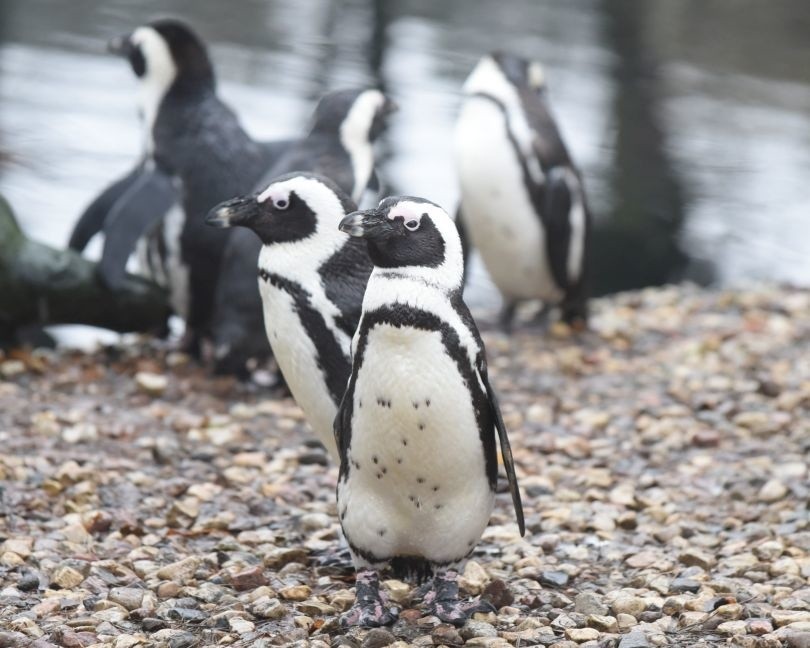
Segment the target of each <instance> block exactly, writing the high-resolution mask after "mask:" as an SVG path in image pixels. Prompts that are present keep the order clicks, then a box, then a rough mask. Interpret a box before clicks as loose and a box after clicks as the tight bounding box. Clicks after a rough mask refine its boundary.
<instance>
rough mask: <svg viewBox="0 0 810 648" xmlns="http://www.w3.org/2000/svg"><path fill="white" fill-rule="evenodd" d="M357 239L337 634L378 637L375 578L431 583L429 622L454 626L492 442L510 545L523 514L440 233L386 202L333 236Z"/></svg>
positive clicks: (430, 210)
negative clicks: (345, 600)
mask: <svg viewBox="0 0 810 648" xmlns="http://www.w3.org/2000/svg"><path fill="white" fill-rule="evenodd" d="M340 229H341V230H343V231H344V232H347V233H348V234H350V235H351V236H355V237H361V238H364V239H366V242H367V245H368V251H369V256H370V257H371V260H372V262H373V263H374V270H373V271H372V273H371V277H370V278H369V282H368V286H367V288H366V293H365V296H364V298H363V312H362V315H361V318H360V324H359V326H358V329H357V332H356V333H355V335H354V338H353V340H352V373H351V378H350V380H349V384H348V388H347V390H346V394H345V396H344V397H343V400H342V402H341V405H340V408H339V410H338V414H337V416H336V418H335V438H336V440H337V445H338V451H339V452H340V459H341V463H340V475H339V478H338V487H337V502H338V514H339V517H340V523H341V526H342V528H343V533H344V535H345V536H346V540H347V541H348V544H349V547H350V549H351V552H352V558H353V560H354V563H355V567H356V569H357V570H358V574H357V598H356V602H355V605H354V607H353V608H352V609H351V610H350V611H349V612H348V613H346V614H345V615H344V617H343V619H342V622H343V623H344V624H347V625H352V624H361V625H382V624H385V623H389V622H391V621H392V620H393V619H394V618H395V617H396V614H397V611H396V609H393V608H391V609H388V608H386V606H385V601H384V600H383V599H382V598H381V596H380V592H379V575H378V574H379V571H380V570H381V569H382V568H384V567H391V568H392V569H393V571H394V573H395V574H396V575H398V576H400V577H401V576H403V575H405V574H407V573H411V574H416V575H417V576H420V577H426V576H427V575H430V574H432V575H433V589H432V591H431V592H429V594H428V595H427V596H426V597H425V602H426V603H427V605H428V612H429V613H430V614H434V615H436V616H438V617H439V618H440V619H441V620H443V621H447V622H451V623H463V622H464V619H466V617H467V616H468V614H469V613H470V612H471V611H472V610H473V609H475V608H476V604H473V605H470V604H462V603H461V602H459V600H458V585H457V582H456V579H457V575H458V572H457V569H458V565H459V563H460V562H461V561H462V560H464V558H466V557H467V556H468V555H469V554H470V552H471V551H472V550H473V549H474V547H475V545H476V543H477V542H478V540H479V539H480V537H481V534H482V533H483V531H484V529H485V527H486V526H487V523H488V521H489V516H490V513H491V511H492V507H493V504H494V501H495V486H496V481H497V477H498V460H497V453H496V449H495V446H496V441H495V434H496V431H497V434H498V436H499V438H500V446H501V452H502V454H503V459H504V466H505V468H506V473H507V476H508V479H509V486H510V490H511V493H512V499H513V504H514V507H515V512H516V514H517V519H518V524H519V527H520V532H521V534H522V533H523V531H524V526H523V512H522V507H521V501H520V494H519V491H518V487H517V478H516V476H515V469H514V463H513V461H512V454H511V450H510V448H509V441H508V438H507V435H506V429H505V427H504V424H503V419H502V418H501V414H500V410H499V407H498V402H497V399H496V397H495V393H494V391H493V389H492V387H491V386H490V384H489V378H488V376H487V365H486V357H485V350H484V345H483V342H482V341H481V337H480V335H479V333H478V329H477V328H476V325H475V323H474V321H473V319H472V316H471V315H470V312H469V310H468V309H467V306H466V305H465V303H464V301H463V299H462V296H461V288H462V275H463V258H462V250H461V241H460V238H459V235H458V232H457V231H456V227H455V224H454V222H453V220H452V219H451V218H450V217H449V216H448V215H447V214H446V213H445V212H444V210H442V209H441V208H440V207H439V206H437V205H435V204H433V203H432V202H430V201H427V200H424V199H421V198H406V197H392V198H386V199H385V200H383V201H382V202H381V203H380V204H379V206H378V208H377V209H372V210H368V211H361V212H354V213H352V214H349V215H348V216H347V217H346V218H344V219H343V221H342V222H341V223H340Z"/></svg>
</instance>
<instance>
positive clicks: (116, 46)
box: [107, 34, 132, 58]
mask: <svg viewBox="0 0 810 648" xmlns="http://www.w3.org/2000/svg"><path fill="white" fill-rule="evenodd" d="M107 51H108V52H109V53H110V54H115V55H116V56H123V57H124V58H126V57H128V56H129V54H130V52H132V34H123V35H121V36H116V37H115V38H111V39H110V40H109V41H108V42H107Z"/></svg>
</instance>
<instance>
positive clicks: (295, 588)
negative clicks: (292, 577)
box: [278, 585, 312, 601]
mask: <svg viewBox="0 0 810 648" xmlns="http://www.w3.org/2000/svg"><path fill="white" fill-rule="evenodd" d="M278 593H279V594H280V595H281V598H283V599H286V600H288V601H306V600H307V599H308V598H309V596H310V594H312V589H311V588H310V587H309V586H307V585H292V586H290V587H284V588H282V589H280V590H279V592H278Z"/></svg>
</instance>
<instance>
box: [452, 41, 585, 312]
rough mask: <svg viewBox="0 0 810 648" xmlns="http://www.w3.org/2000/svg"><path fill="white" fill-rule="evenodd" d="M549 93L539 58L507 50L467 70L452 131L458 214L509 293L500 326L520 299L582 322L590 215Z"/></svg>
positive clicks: (496, 280) (501, 286) (494, 276)
mask: <svg viewBox="0 0 810 648" xmlns="http://www.w3.org/2000/svg"><path fill="white" fill-rule="evenodd" d="M544 95H545V84H544V79H543V71H542V68H541V67H540V65H539V64H538V63H535V62H529V61H526V60H524V59H522V58H519V57H517V56H513V55H511V54H505V53H502V52H499V53H495V54H491V55H489V56H485V57H484V58H483V59H481V61H480V62H479V63H478V65H477V66H476V67H475V69H474V70H473V72H472V73H471V74H470V76H469V77H468V78H467V81H466V82H465V84H464V101H463V105H462V109H461V113H460V115H459V117H458V121H457V123H456V129H455V147H454V148H455V158H456V168H457V170H458V175H459V179H460V182H461V205H460V208H459V217H460V218H461V219H462V220H463V224H464V227H465V228H466V230H467V231H468V232H469V236H470V238H471V240H472V244H473V245H474V246H475V247H476V248H478V250H479V252H480V253H481V257H482V260H483V262H484V265H485V266H486V268H487V270H488V272H489V274H490V275H491V277H492V280H493V281H494V283H495V285H496V286H497V287H498V288H499V290H500V291H501V293H502V294H503V296H504V300H505V308H504V311H503V314H502V322H503V323H504V325H506V326H508V325H509V324H510V323H511V320H512V317H513V316H514V311H515V307H516V305H517V303H518V302H520V301H522V300H528V299H541V300H542V301H543V302H544V305H546V306H547V305H559V306H560V308H561V310H562V318H563V320H564V321H565V322H567V323H569V324H572V325H575V326H583V325H584V324H585V323H586V321H587V294H586V279H587V277H586V270H587V256H588V245H589V239H590V229H591V216H590V213H589V211H588V205H587V202H586V199H585V191H584V188H583V184H582V178H581V176H580V174H579V171H578V170H577V168H576V167H575V165H574V163H573V161H572V160H571V157H570V155H569V154H568V150H567V149H566V147H565V144H564V143H563V141H562V138H561V137H560V133H559V131H558V129H557V126H556V124H555V123H554V119H553V118H552V116H551V113H550V111H549V109H548V105H547V103H546V99H545V96H544Z"/></svg>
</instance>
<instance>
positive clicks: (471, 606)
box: [424, 569, 495, 626]
mask: <svg viewBox="0 0 810 648" xmlns="http://www.w3.org/2000/svg"><path fill="white" fill-rule="evenodd" d="M424 603H425V611H426V612H427V613H428V614H432V615H433V616H435V617H438V618H439V619H441V620H442V621H444V622H445V623H452V624H453V625H457V626H462V625H464V623H465V622H466V621H467V619H469V618H470V617H471V616H472V615H473V614H475V613H476V612H495V608H494V607H493V606H492V604H491V603H489V602H488V601H484V600H481V599H475V600H473V601H459V599H458V572H456V571H454V570H451V569H449V570H447V571H444V572H438V573H437V574H436V575H435V576H434V577H433V589H432V590H430V591H429V592H428V593H427V594H426V595H425V598H424Z"/></svg>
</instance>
